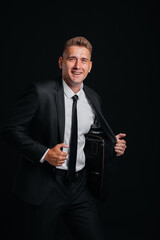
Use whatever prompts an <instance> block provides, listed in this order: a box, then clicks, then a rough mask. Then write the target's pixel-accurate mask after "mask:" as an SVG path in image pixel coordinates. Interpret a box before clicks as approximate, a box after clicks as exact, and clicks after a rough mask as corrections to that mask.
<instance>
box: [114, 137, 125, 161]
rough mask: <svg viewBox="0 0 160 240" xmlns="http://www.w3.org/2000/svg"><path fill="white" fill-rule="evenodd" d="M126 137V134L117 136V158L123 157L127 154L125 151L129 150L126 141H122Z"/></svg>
mask: <svg viewBox="0 0 160 240" xmlns="http://www.w3.org/2000/svg"><path fill="white" fill-rule="evenodd" d="M125 136H126V134H125V133H119V134H118V135H116V139H117V143H116V145H115V147H114V149H115V152H116V156H117V157H118V156H121V155H123V154H124V152H125V149H126V148H127V146H126V141H125V140H123V139H121V138H123V137H125Z"/></svg>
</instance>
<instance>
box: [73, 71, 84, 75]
mask: <svg viewBox="0 0 160 240" xmlns="http://www.w3.org/2000/svg"><path fill="white" fill-rule="evenodd" d="M72 74H74V75H80V74H82V73H81V72H75V71H72Z"/></svg>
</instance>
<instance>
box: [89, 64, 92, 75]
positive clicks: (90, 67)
mask: <svg viewBox="0 0 160 240" xmlns="http://www.w3.org/2000/svg"><path fill="white" fill-rule="evenodd" d="M91 69H92V61H90V66H89V71H88V73H90V71H91Z"/></svg>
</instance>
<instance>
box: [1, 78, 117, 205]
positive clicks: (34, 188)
mask: <svg viewBox="0 0 160 240" xmlns="http://www.w3.org/2000/svg"><path fill="white" fill-rule="evenodd" d="M84 91H85V94H86V96H87V98H88V99H89V101H90V102H91V104H92V106H93V108H94V109H95V112H96V116H97V119H98V121H99V123H100V125H101V128H102V130H103V133H104V135H105V137H106V139H107V140H108V141H109V142H110V143H111V144H112V146H114V145H115V142H116V138H115V135H114V133H113V132H112V130H111V128H110V126H109V125H108V123H107V121H106V120H105V118H104V116H103V115H102V112H101V108H100V99H99V96H98V95H97V93H95V92H94V91H93V90H92V89H90V88H89V87H87V86H85V85H84ZM64 108H65V107H64V90H63V84H62V81H61V79H58V80H47V81H43V82H38V83H33V84H32V85H31V86H30V87H29V88H28V90H27V91H26V92H25V93H24V95H23V96H21V97H20V99H19V101H18V102H17V104H16V105H15V107H14V108H13V111H12V113H11V115H10V117H9V118H8V119H7V120H6V122H5V124H4V125H3V126H2V128H1V134H2V135H3V137H4V138H5V139H6V140H7V142H9V143H10V144H12V145H13V146H14V147H16V148H17V149H18V151H19V152H20V153H21V157H20V161H19V167H18V170H17V174H16V178H15V182H14V184H13V191H14V192H15V193H16V194H17V195H18V196H20V197H21V198H23V199H24V200H25V201H27V202H29V203H31V204H34V205H39V204H41V203H42V202H43V201H44V199H45V198H46V196H47V194H48V193H49V191H50V190H51V189H52V188H53V185H54V171H55V167H53V166H51V165H49V164H48V163H47V162H44V163H40V159H41V157H42V156H43V154H44V153H45V151H46V150H47V149H48V148H52V147H54V146H55V145H57V144H59V143H62V142H63V139H64V126H65V109H64Z"/></svg>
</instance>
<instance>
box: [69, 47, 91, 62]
mask: <svg viewBox="0 0 160 240" xmlns="http://www.w3.org/2000/svg"><path fill="white" fill-rule="evenodd" d="M64 56H65V57H69V56H74V57H77V58H88V59H90V57H91V56H90V52H89V50H88V49H87V48H85V47H81V46H70V47H68V48H67V49H66V50H65V52H64Z"/></svg>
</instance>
